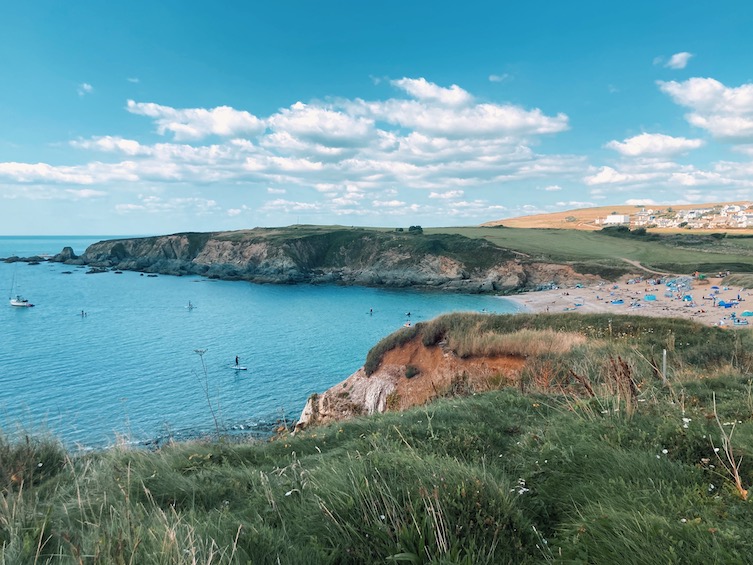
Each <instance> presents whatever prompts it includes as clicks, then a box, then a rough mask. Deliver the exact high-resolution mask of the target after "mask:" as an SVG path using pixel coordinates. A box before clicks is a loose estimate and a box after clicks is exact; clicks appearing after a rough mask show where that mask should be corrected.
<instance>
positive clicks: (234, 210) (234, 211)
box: [227, 208, 243, 218]
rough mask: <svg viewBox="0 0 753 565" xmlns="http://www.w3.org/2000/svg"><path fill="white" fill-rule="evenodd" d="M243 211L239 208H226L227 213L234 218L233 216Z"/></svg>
mask: <svg viewBox="0 0 753 565" xmlns="http://www.w3.org/2000/svg"><path fill="white" fill-rule="evenodd" d="M242 213H243V210H241V209H240V208H228V211H227V215H228V216H230V217H231V218H234V217H235V216H240V215H241V214H242Z"/></svg>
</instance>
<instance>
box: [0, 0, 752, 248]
mask: <svg viewBox="0 0 753 565" xmlns="http://www.w3.org/2000/svg"><path fill="white" fill-rule="evenodd" d="M255 4H259V5H258V6H256V5H255ZM752 16H753V4H751V3H748V2H742V1H739V2H729V1H721V2H716V3H714V4H713V5H712V4H711V3H706V2H687V1H684V2H678V1H674V0H667V1H664V0H663V1H661V2H655V1H653V2H649V1H644V0H635V1H631V2H611V3H605V2H592V1H580V2H561V1H554V0H552V1H542V2H526V3H523V2H518V3H510V2H499V1H497V2H466V3H458V2H442V1H432V2H424V1H417V2H406V1H405V0H403V1H401V2H397V1H392V0H382V1H380V2H358V1H352V0H351V1H345V0H342V1H331V0H323V1H319V2H311V1H310V0H293V1H287V2H275V3H272V2H267V3H261V2H259V3H253V2H240V1H237V2H197V1H189V0H183V1H163V2H152V1H146V0H132V1H130V2H121V1H112V2H101V1H92V0H89V1H77V2H64V1H62V0H61V1H54V2H53V1H49V0H47V1H45V0H41V1H37V2H13V3H11V2H6V3H3V4H2V6H0V85H2V88H0V234H8V235H13V234H152V233H171V232H177V231H189V230H190V231H209V230H226V229H228V230H229V229H244V228H250V227H254V226H280V225H289V224H294V223H313V224H342V225H364V226H409V225H414V224H421V225H423V226H449V225H471V224H478V223H481V222H485V221H489V220H494V219H500V218H505V217H512V216H518V215H522V214H533V213H542V212H553V211H559V210H566V209H571V208H581V207H587V206H608V205H615V204H625V203H628V204H636V205H640V204H647V205H652V204H679V203H695V202H697V203H702V202H708V201H732V200H753V64H752V63H753V34H751V33H750V22H751V21H753V18H752Z"/></svg>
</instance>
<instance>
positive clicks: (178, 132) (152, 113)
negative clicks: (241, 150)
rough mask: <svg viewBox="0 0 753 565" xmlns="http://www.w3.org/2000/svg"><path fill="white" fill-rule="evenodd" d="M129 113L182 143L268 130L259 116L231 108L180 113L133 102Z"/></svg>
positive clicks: (160, 132)
mask: <svg viewBox="0 0 753 565" xmlns="http://www.w3.org/2000/svg"><path fill="white" fill-rule="evenodd" d="M126 109H127V110H128V111H129V112H131V113H132V114H137V115H141V116H147V117H149V118H153V119H154V120H155V122H156V123H157V132H158V133H159V134H160V135H164V134H165V133H166V132H172V133H173V136H174V137H175V139H176V140H178V141H183V140H198V139H203V138H205V137H207V136H209V135H219V136H223V137H229V136H233V135H241V134H244V133H250V134H256V133H260V132H262V131H263V130H264V127H265V126H264V122H262V121H261V120H260V119H259V118H257V117H256V116H254V115H252V114H250V113H248V112H246V111H239V110H235V109H233V108H231V107H229V106H218V107H216V108H212V109H209V110H207V109H205V108H187V109H176V108H170V107H169V106H161V105H159V104H153V103H151V102H147V103H144V102H135V101H133V100H129V101H128V103H127V106H126Z"/></svg>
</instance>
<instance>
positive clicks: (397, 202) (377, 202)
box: [371, 200, 408, 208]
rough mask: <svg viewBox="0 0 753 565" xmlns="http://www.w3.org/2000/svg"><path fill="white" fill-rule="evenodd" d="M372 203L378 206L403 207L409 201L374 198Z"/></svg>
mask: <svg viewBox="0 0 753 565" xmlns="http://www.w3.org/2000/svg"><path fill="white" fill-rule="evenodd" d="M371 205H372V206H374V207H376V208H402V207H404V206H407V205H408V203H407V202H403V201H402V200H374V201H372V203H371Z"/></svg>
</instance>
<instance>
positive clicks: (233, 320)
mask: <svg viewBox="0 0 753 565" xmlns="http://www.w3.org/2000/svg"><path fill="white" fill-rule="evenodd" d="M101 239H107V238H106V237H105V236H102V237H96V236H75V237H72V236H61V237H41V236H40V237H8V236H3V237H0V257H8V256H11V255H19V256H31V255H53V254H55V253H59V252H60V251H61V250H62V248H63V247H64V246H71V247H73V249H74V252H76V253H77V254H80V253H83V251H84V250H85V249H86V247H87V246H88V245H89V244H91V243H94V242H96V241H99V240H101ZM86 270H87V269H85V268H77V267H72V266H68V265H62V264H60V263H46V262H43V263H40V264H39V265H29V264H26V263H14V264H7V263H0V285H5V286H6V288H7V289H8V294H9V295H10V292H11V286H13V287H14V288H13V293H14V294H21V295H23V296H24V297H26V298H27V299H28V300H29V301H30V302H32V303H34V304H35V307H34V308H13V307H11V306H10V305H9V302H8V301H7V300H5V301H4V302H3V303H2V307H0V328H1V329H2V339H0V429H2V431H3V432H4V433H5V434H7V435H14V434H17V433H37V434H39V433H52V434H53V435H55V436H56V437H59V438H60V439H61V440H62V441H63V442H64V443H65V444H66V445H68V446H81V447H83V448H102V447H106V446H109V445H112V444H114V443H116V442H119V441H127V442H134V443H148V442H150V441H154V440H159V439H164V438H169V437H174V438H178V439H180V438H187V437H195V436H199V435H202V434H206V433H211V432H213V431H214V430H215V418H216V419H217V421H218V423H219V424H220V425H221V426H222V428H223V429H225V430H228V431H229V432H231V433H246V432H253V431H260V430H269V429H271V428H272V427H273V426H274V425H276V422H278V421H286V422H288V423H290V422H291V421H294V420H296V419H297V417H298V416H299V415H300V412H301V410H302V408H303V406H304V404H305V402H306V399H307V398H308V396H309V395H311V394H312V393H314V392H322V391H324V390H326V389H327V388H329V387H331V386H332V385H334V384H336V383H338V382H340V381H341V380H343V379H345V378H346V377H347V376H348V375H350V374H351V373H353V372H354V371H356V370H357V369H358V368H359V367H360V366H362V365H363V363H364V361H365V359H366V354H367V352H368V351H369V349H370V348H371V347H372V346H373V345H374V344H375V343H376V342H377V341H379V340H380V339H381V338H383V337H384V336H386V335H388V334H390V333H391V332H393V331H395V330H397V329H399V328H400V327H401V326H403V324H404V323H406V321H408V320H410V321H411V323H415V322H419V321H422V320H429V319H431V318H433V317H435V316H437V315H439V314H442V313H445V312H451V311H486V312H498V313H506V312H515V311H517V306H516V305H515V304H514V303H513V302H511V301H509V300H506V299H504V298H499V297H493V296H475V295H462V294H448V293H440V292H419V291H415V290H387V289H376V288H362V287H343V286H334V285H327V286H314V285H279V286H278V285H258V284H252V283H247V282H237V281H232V282H231V281H218V280H209V279H205V278H201V277H196V276H190V277H189V276H187V277H170V276H164V275H159V276H148V275H146V274H141V273H135V272H128V271H124V272H123V273H122V274H116V273H115V272H112V271H111V272H107V273H100V274H86ZM189 302H190V303H191V304H192V305H193V306H194V308H189V307H188V305H189ZM408 312H410V317H408V315H407V314H408ZM82 313H83V314H82ZM197 351H199V352H201V353H197ZM236 356H238V357H239V358H240V363H241V365H242V366H245V367H247V370H246V371H236V370H235V369H234V368H233V366H234V363H235V357H236Z"/></svg>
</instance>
